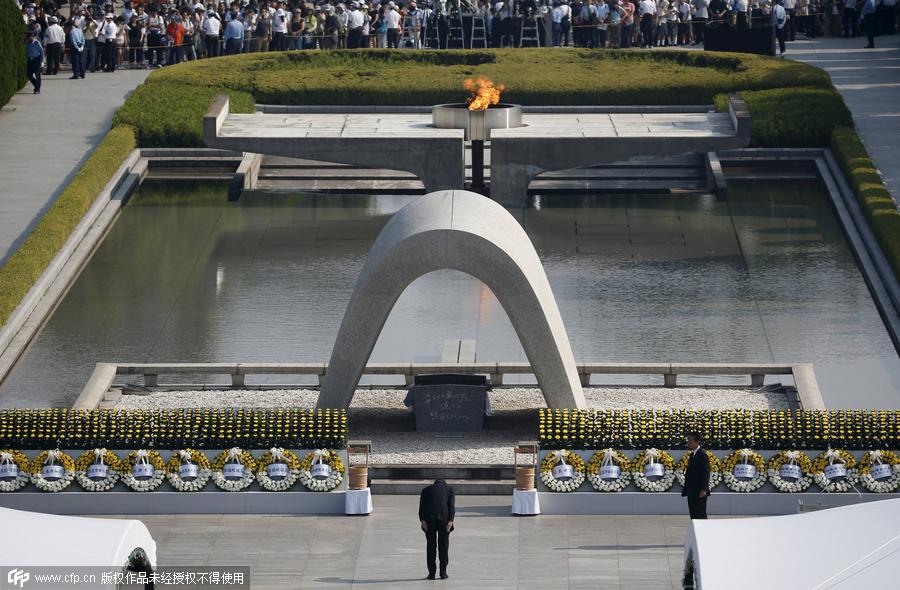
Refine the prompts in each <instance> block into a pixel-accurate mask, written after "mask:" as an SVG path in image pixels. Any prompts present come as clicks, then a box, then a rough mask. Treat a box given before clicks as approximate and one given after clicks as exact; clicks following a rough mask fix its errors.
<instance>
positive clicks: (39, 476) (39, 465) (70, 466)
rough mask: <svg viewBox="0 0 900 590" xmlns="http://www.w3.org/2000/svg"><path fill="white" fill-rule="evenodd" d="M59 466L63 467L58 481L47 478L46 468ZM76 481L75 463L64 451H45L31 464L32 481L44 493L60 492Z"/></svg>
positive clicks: (54, 478)
mask: <svg viewBox="0 0 900 590" xmlns="http://www.w3.org/2000/svg"><path fill="white" fill-rule="evenodd" d="M53 465H58V466H60V467H62V475H61V476H60V477H59V478H58V479H57V478H56V477H55V476H54V477H53V478H52V479H48V478H47V477H45V473H44V467H50V466H53ZM74 479H75V461H74V460H73V459H72V457H70V456H69V455H68V454H66V453H65V452H63V451H60V450H59V449H53V450H52V451H44V452H42V453H41V454H40V455H38V456H37V457H35V458H34V461H32V462H31V480H32V481H33V482H34V485H35V487H37V489H39V490H41V491H44V492H60V491H62V490H64V489H66V488H67V487H69V484H71V483H72V481H74Z"/></svg>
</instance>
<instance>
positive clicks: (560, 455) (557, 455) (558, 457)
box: [553, 449, 567, 465]
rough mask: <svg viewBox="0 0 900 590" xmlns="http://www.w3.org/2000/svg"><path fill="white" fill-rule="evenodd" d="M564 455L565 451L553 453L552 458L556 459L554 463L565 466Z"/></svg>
mask: <svg viewBox="0 0 900 590" xmlns="http://www.w3.org/2000/svg"><path fill="white" fill-rule="evenodd" d="M566 453H567V451H566V450H565V449H561V450H559V451H553V458H554V459H556V463H562V464H563V465H565V464H566Z"/></svg>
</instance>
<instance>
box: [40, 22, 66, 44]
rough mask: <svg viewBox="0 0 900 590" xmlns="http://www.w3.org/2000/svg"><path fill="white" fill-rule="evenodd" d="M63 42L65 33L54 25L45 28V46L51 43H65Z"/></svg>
mask: <svg viewBox="0 0 900 590" xmlns="http://www.w3.org/2000/svg"><path fill="white" fill-rule="evenodd" d="M65 41H66V32H65V31H63V28H62V27H61V26H59V25H58V24H56V23H54V24H52V25H50V26H49V27H47V30H46V31H44V43H46V44H47V45H49V44H51V43H65Z"/></svg>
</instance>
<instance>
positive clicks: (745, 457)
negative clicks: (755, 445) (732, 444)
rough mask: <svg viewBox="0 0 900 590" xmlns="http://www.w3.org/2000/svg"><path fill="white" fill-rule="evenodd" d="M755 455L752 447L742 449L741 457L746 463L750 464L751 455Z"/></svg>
mask: <svg viewBox="0 0 900 590" xmlns="http://www.w3.org/2000/svg"><path fill="white" fill-rule="evenodd" d="M752 456H753V451H751V450H750V449H741V459H743V460H744V465H749V464H750V457H752Z"/></svg>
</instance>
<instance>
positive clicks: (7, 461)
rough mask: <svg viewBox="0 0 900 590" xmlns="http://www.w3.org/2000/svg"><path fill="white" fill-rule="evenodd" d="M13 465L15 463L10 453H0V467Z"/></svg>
mask: <svg viewBox="0 0 900 590" xmlns="http://www.w3.org/2000/svg"><path fill="white" fill-rule="evenodd" d="M13 463H15V461H13V456H12V453H7V452H3V453H0V465H12V464H13Z"/></svg>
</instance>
